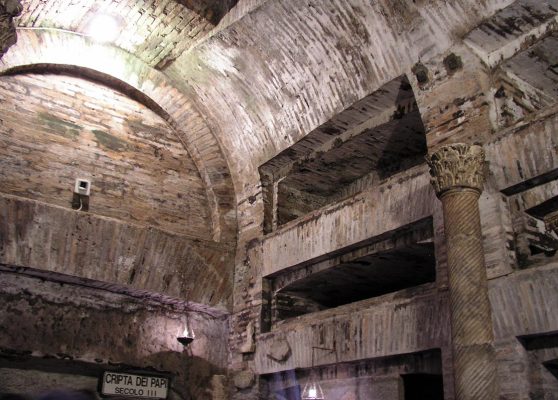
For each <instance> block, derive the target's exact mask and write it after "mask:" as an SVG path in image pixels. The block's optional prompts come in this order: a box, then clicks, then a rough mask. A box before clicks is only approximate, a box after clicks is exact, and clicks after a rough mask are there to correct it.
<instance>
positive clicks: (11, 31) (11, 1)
mask: <svg viewBox="0 0 558 400" xmlns="http://www.w3.org/2000/svg"><path fill="white" fill-rule="evenodd" d="M22 10H23V7H22V6H21V3H20V2H19V1H18V0H0V58H2V56H3V55H4V54H5V53H6V52H7V51H8V49H9V48H10V47H11V46H12V45H14V44H15V43H16V41H17V36H16V30H15V26H14V21H13V19H14V17H17V16H18V15H19V14H21V11H22Z"/></svg>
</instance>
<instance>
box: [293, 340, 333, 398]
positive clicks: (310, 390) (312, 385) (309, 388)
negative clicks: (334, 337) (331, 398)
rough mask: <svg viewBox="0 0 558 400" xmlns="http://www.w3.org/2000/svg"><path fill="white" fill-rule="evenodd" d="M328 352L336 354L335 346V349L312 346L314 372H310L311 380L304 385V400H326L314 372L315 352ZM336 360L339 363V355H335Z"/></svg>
mask: <svg viewBox="0 0 558 400" xmlns="http://www.w3.org/2000/svg"><path fill="white" fill-rule="evenodd" d="M316 349H319V350H327V351H330V352H332V353H333V352H335V346H334V347H333V349H328V348H325V347H316V346H312V370H311V372H310V379H309V380H308V382H306V384H305V385H304V389H303V390H302V397H301V399H302V400H326V397H325V395H324V391H323V389H322V387H321V386H320V383H319V382H318V379H317V376H316V372H315V371H314V350H316ZM335 359H336V362H337V353H335Z"/></svg>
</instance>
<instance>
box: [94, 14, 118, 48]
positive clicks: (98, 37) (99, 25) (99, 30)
mask: <svg viewBox="0 0 558 400" xmlns="http://www.w3.org/2000/svg"><path fill="white" fill-rule="evenodd" d="M119 32H120V24H119V23H118V21H117V20H116V18H115V17H113V16H112V15H109V14H97V15H95V16H93V18H91V20H90V21H89V23H88V24H87V27H86V29H85V33H86V34H87V35H88V36H91V37H92V38H93V40H95V41H97V42H103V43H104V42H112V41H114V40H115V39H116V38H117V36H118V33H119Z"/></svg>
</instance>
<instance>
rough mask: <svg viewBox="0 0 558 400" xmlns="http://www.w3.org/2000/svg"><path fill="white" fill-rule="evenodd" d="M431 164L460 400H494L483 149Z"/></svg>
mask: <svg viewBox="0 0 558 400" xmlns="http://www.w3.org/2000/svg"><path fill="white" fill-rule="evenodd" d="M428 163H429V165H430V173H431V175H432V177H433V179H432V184H433V185H434V188H435V189H436V194H437V195H438V197H439V198H440V200H441V201H442V206H443V212H444V227H445V234H446V247H447V253H448V278H449V297H450V315H451V330H452V352H453V368H454V381H455V395H456V400H496V398H497V394H498V390H497V384H496V363H495V354H494V348H493V346H492V342H493V332H492V312H491V307H490V301H489V298H488V288H487V279H486V267H485V262H484V251H483V246H482V231H481V224H480V213H479V205H478V199H479V196H480V193H481V192H482V186H483V182H484V152H483V151H482V148H481V147H480V146H469V145H466V144H460V143H457V144H452V145H448V146H443V147H442V148H440V149H439V150H438V151H436V152H434V154H432V156H431V157H430V159H429V160H428Z"/></svg>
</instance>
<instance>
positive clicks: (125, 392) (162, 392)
mask: <svg viewBox="0 0 558 400" xmlns="http://www.w3.org/2000/svg"><path fill="white" fill-rule="evenodd" d="M102 379H103V382H102V385H101V394H102V395H105V396H121V397H134V398H137V399H166V398H167V392H168V389H169V378H165V377H161V376H146V375H132V374H123V373H120V372H108V371H105V373H104V374H103V378H102Z"/></svg>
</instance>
